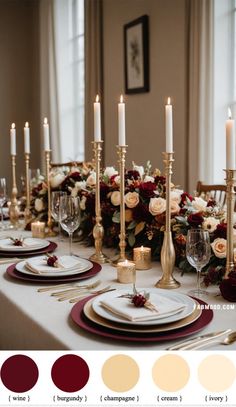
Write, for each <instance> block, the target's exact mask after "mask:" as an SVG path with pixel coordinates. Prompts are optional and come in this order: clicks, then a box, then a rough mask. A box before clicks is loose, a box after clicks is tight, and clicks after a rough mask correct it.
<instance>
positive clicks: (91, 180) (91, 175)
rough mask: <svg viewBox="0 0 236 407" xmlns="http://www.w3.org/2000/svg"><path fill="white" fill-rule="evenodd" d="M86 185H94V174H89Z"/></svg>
mask: <svg viewBox="0 0 236 407" xmlns="http://www.w3.org/2000/svg"><path fill="white" fill-rule="evenodd" d="M86 184H87V185H88V186H89V187H93V186H94V185H95V184H96V172H91V174H90V175H89V176H88V178H87V181H86Z"/></svg>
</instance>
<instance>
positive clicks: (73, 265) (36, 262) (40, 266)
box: [25, 255, 84, 274]
mask: <svg viewBox="0 0 236 407" xmlns="http://www.w3.org/2000/svg"><path fill="white" fill-rule="evenodd" d="M57 263H58V265H59V267H51V266H48V265H47V261H46V256H45V257H41V258H34V259H29V260H27V261H26V262H25V266H26V268H27V269H28V270H30V271H32V273H35V274H43V273H51V272H52V273H54V272H55V273H60V272H62V271H71V270H74V269H76V270H81V269H82V268H83V267H84V265H83V264H82V263H81V262H80V261H79V260H78V259H75V258H74V257H71V256H66V255H65V256H60V257H58V260H57Z"/></svg>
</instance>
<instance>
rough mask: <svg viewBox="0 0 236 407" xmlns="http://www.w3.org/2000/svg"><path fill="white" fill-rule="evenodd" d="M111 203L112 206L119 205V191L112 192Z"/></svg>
mask: <svg viewBox="0 0 236 407" xmlns="http://www.w3.org/2000/svg"><path fill="white" fill-rule="evenodd" d="M111 203H112V205H114V206H119V205H120V191H113V192H112V194H111Z"/></svg>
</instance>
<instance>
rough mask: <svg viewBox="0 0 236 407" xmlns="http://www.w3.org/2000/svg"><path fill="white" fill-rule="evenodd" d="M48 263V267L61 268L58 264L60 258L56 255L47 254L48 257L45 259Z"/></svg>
mask: <svg viewBox="0 0 236 407" xmlns="http://www.w3.org/2000/svg"><path fill="white" fill-rule="evenodd" d="M45 260H46V261H47V265H48V266H50V267H60V265H59V264H58V257H57V256H55V255H52V256H51V255H50V254H48V253H47V257H46V259H45Z"/></svg>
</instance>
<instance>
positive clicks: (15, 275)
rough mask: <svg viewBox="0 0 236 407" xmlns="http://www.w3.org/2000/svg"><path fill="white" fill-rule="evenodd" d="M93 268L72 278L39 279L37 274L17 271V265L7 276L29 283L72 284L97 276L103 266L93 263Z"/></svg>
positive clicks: (8, 269) (10, 267) (8, 270)
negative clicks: (72, 282)
mask: <svg viewBox="0 0 236 407" xmlns="http://www.w3.org/2000/svg"><path fill="white" fill-rule="evenodd" d="M91 263H93V267H92V268H91V269H90V270H88V271H85V272H84V273H78V274H73V275H72V276H62V277H45V276H43V277H39V276H37V274H35V275H30V274H23V273H20V272H19V271H17V270H16V268H15V266H16V265H15V264H12V265H11V266H9V267H8V268H7V270H6V272H7V274H8V275H9V276H10V277H13V278H16V279H17V280H22V281H27V282H29V283H37V284H38V283H42V284H47V283H62V282H71V281H78V280H85V279H86V278H90V277H93V276H95V275H96V274H97V273H99V271H100V270H101V268H102V266H101V265H100V264H98V263H95V262H94V261H92V262H91Z"/></svg>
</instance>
